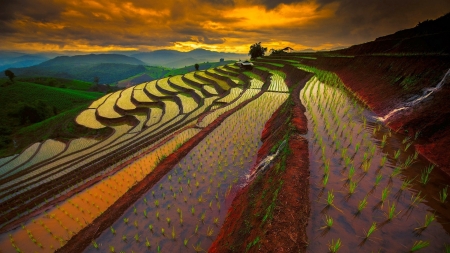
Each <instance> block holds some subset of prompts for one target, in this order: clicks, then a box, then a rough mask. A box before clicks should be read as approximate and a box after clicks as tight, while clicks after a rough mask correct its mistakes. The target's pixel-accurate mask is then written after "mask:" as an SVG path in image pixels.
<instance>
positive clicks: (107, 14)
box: [0, 0, 450, 53]
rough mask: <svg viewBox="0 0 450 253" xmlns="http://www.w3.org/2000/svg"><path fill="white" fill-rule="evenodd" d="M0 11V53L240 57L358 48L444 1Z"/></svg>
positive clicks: (56, 4)
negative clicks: (198, 52) (254, 49)
mask: <svg viewBox="0 0 450 253" xmlns="http://www.w3.org/2000/svg"><path fill="white" fill-rule="evenodd" d="M411 1H412V2H414V3H415V4H411ZM2 7H3V8H2V10H1V11H0V34H1V35H2V38H3V41H2V43H1V45H0V50H1V49H3V50H5V49H14V50H30V49H32V50H35V51H64V50H78V51H83V52H98V51H108V50H155V49H162V48H171V49H177V50H182V51H188V50H192V49H195V48H199V47H201V48H205V49H210V50H216V51H228V52H241V53H246V52H248V49H249V46H250V45H251V44H253V43H255V42H259V41H261V42H262V43H263V45H264V46H266V47H268V48H281V47H286V46H289V47H292V48H294V49H296V50H301V49H305V48H314V49H324V48H331V47H336V46H343V45H344V46H346V45H351V44H355V43H361V42H365V41H368V40H372V39H374V38H376V37H377V36H381V35H385V34H387V33H389V32H394V31H396V30H399V29H401V28H407V27H410V26H413V25H415V24H416V23H417V22H418V21H420V20H424V19H427V18H435V17H438V16H440V15H443V14H445V13H443V12H444V11H443V10H445V9H446V7H447V9H450V2H448V0H429V1H427V3H426V4H424V3H423V1H419V0H408V1H407V0H396V1H391V2H389V3H388V4H383V3H381V2H379V1H368V2H366V3H365V4H364V5H354V4H352V1H351V0H281V1H278V0H277V1H276V0H224V1H220V0H187V1H181V0H165V1H148V0H129V1H126V2H124V1H119V0H113V1H110V0H82V1H76V0H70V1H63V0H53V1H51V0H18V1H8V2H7V3H6V4H5V5H4V6H2ZM399 10H402V11H403V12H399ZM399 13H401V15H400V14H399Z"/></svg>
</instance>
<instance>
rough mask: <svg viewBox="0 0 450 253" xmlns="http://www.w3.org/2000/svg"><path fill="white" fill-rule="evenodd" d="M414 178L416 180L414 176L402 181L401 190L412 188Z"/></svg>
mask: <svg viewBox="0 0 450 253" xmlns="http://www.w3.org/2000/svg"><path fill="white" fill-rule="evenodd" d="M413 180H414V178H413V179H405V181H403V182H402V186H400V190H402V191H404V190H406V189H409V188H411V186H412V181H413Z"/></svg>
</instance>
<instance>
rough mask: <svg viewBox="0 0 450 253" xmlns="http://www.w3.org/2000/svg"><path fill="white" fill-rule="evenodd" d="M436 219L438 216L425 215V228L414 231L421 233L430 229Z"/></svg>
mask: <svg viewBox="0 0 450 253" xmlns="http://www.w3.org/2000/svg"><path fill="white" fill-rule="evenodd" d="M435 219H436V215H434V214H430V215H428V214H426V215H425V223H424V224H423V226H421V227H418V228H415V229H414V231H416V232H418V233H421V232H422V231H423V230H425V229H426V228H428V226H429V225H430V224H431V222H433V221H434V220H435Z"/></svg>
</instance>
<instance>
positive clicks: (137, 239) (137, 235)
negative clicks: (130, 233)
mask: <svg viewBox="0 0 450 253" xmlns="http://www.w3.org/2000/svg"><path fill="white" fill-rule="evenodd" d="M134 240H135V241H136V242H139V234H135V235H134Z"/></svg>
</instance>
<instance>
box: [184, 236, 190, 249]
mask: <svg viewBox="0 0 450 253" xmlns="http://www.w3.org/2000/svg"><path fill="white" fill-rule="evenodd" d="M188 242H189V239H188V238H184V240H183V245H184V247H187V244H188Z"/></svg>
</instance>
